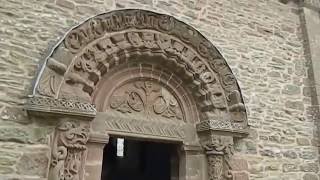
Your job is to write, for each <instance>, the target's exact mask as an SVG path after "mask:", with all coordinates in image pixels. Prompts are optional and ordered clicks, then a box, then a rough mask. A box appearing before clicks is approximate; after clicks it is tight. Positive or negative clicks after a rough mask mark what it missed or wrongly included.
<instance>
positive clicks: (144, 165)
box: [101, 137, 179, 180]
mask: <svg viewBox="0 0 320 180" xmlns="http://www.w3.org/2000/svg"><path fill="white" fill-rule="evenodd" d="M178 147H179V145H177V144H173V143H164V142H153V141H142V140H134V139H130V138H129V139H127V138H116V137H111V138H110V140H109V143H108V144H107V145H106V146H105V148H104V152H103V162H102V174H101V180H129V179H130V180H150V179H153V180H174V179H175V178H176V176H177V175H178V174H179V173H178V171H179V164H178V163H179V158H178V154H177V152H178V149H177V148H178Z"/></svg>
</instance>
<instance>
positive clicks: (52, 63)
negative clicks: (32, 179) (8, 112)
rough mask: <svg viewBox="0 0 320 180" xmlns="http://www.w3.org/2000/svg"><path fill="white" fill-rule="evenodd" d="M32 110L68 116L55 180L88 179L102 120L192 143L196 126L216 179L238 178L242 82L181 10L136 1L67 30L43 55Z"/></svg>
mask: <svg viewBox="0 0 320 180" xmlns="http://www.w3.org/2000/svg"><path fill="white" fill-rule="evenodd" d="M26 109H27V110H28V112H29V114H30V116H33V115H37V114H42V115H43V114H48V113H49V114H51V115H53V116H56V117H57V119H59V121H61V122H60V123H59V125H58V126H57V128H56V131H55V133H54V135H53V141H52V144H51V146H52V147H51V148H52V160H51V161H52V162H51V165H50V170H49V178H51V179H66V177H68V178H69V179H83V177H84V173H83V172H82V170H81V168H82V166H83V164H84V161H85V159H86V158H85V157H84V156H86V151H87V149H88V148H87V146H88V145H87V144H88V143H89V142H105V143H107V141H108V135H107V134H106V132H105V134H103V133H101V131H99V132H98V131H96V129H95V128H96V127H100V126H99V125H97V124H99V122H100V123H101V122H102V121H103V122H104V123H105V124H108V125H107V130H108V131H107V132H108V133H113V132H114V133H115V134H116V132H121V133H122V134H123V132H124V131H125V133H126V134H127V135H132V136H138V137H140V136H141V134H144V135H147V136H152V137H154V138H157V137H161V138H162V139H167V140H174V141H179V142H181V143H183V144H184V145H187V144H190V142H188V140H187V138H186V137H187V135H186V133H188V131H187V130H186V129H185V127H186V126H188V125H191V126H188V127H189V129H190V127H191V129H192V128H193V129H194V130H191V131H194V132H196V138H195V139H198V140H197V141H198V142H195V144H197V143H198V144H199V145H200V147H201V149H202V150H203V152H205V154H206V157H207V160H208V178H209V179H230V178H232V171H231V166H230V162H229V161H230V158H231V155H232V149H233V140H234V137H244V136H246V135H247V129H248V123H247V115H246V109H245V106H244V102H243V99H242V95H241V91H240V88H239V86H238V84H237V81H236V79H235V77H234V75H233V73H232V72H231V69H230V68H229V66H228V64H227V63H226V61H225V59H224V58H223V56H222V55H221V54H220V53H219V51H218V50H217V49H216V48H215V47H214V46H213V45H212V44H211V43H210V42H209V41H208V40H207V39H206V38H205V37H204V36H203V35H201V34H200V33H199V32H198V31H197V30H195V29H194V28H193V27H191V26H189V25H187V24H185V23H183V22H181V21H179V20H177V19H175V18H174V17H172V16H169V15H165V14H158V13H154V12H151V11H146V10H138V9H125V10H117V11H112V12H109V13H104V14H100V15H97V16H95V17H92V18H90V19H88V20H86V21H85V22H83V23H81V24H80V25H78V26H76V27H74V28H72V29H71V30H70V31H68V32H67V34H66V35H65V36H64V37H63V39H62V40H61V41H60V42H59V43H58V44H57V45H56V46H55V47H54V49H53V50H52V52H51V53H50V54H49V56H48V57H47V58H46V59H45V62H44V64H43V66H42V68H41V70H40V71H39V73H38V75H37V78H36V81H35V83H34V88H33V92H32V95H30V97H29V98H28V101H27V104H26ZM100 112H102V113H103V112H104V113H103V114H99V113H100ZM107 114H108V115H107ZM110 114H111V115H113V116H115V117H109V116H111V115H110ZM105 116H108V118H105ZM127 116H130V117H133V116H134V117H135V118H136V119H139V118H140V119H143V118H144V117H148V118H146V119H153V120H155V121H154V122H157V123H158V122H159V124H156V125H154V124H153V123H154V122H152V123H151V125H150V128H151V129H152V130H151V131H147V130H146V129H150V128H145V129H144V128H136V129H135V128H134V127H133V126H134V125H132V124H126V125H124V126H123V127H120V129H117V128H119V126H118V125H117V126H115V125H113V124H112V123H116V124H119V123H120V124H121V122H120V120H119V119H123V118H124V119H125V118H126V117H127ZM63 117H68V118H63ZM149 117H150V118H149ZM65 119H68V121H65ZM70 119H71V121H69V120H70ZM131 119H132V118H131ZM73 120H74V121H73ZM112 121H114V122H112ZM137 121H138V122H139V123H141V122H142V121H140V120H137ZM143 122H147V121H143ZM160 122H161V123H160ZM163 122H164V123H163ZM130 123H131V122H130ZM132 123H133V124H134V123H135V122H132ZM166 123H168V124H169V125H168V124H166ZM120 126H121V125H120ZM129 126H130V127H129ZM155 126H157V128H158V129H156V128H154V127H155ZM116 127H117V128H116ZM128 127H129V128H128ZM121 128H124V129H121ZM125 128H127V129H125ZM98 129H99V128H98ZM141 129H144V130H141ZM102 131H103V130H102ZM157 132H158V134H157ZM121 133H120V134H121ZM148 133H149V134H148ZM70 134H72V136H70ZM141 137H142V136H141ZM193 143H194V142H193ZM191 144H192V143H191ZM61 149H63V151H61ZM61 152H63V153H65V154H59V153H61ZM80 162H82V163H80ZM77 163H78V164H77ZM71 164H72V166H73V167H72V168H73V169H72V171H71V169H70V167H69V166H70V165H71ZM74 168H75V169H74ZM82 169H83V168H82Z"/></svg>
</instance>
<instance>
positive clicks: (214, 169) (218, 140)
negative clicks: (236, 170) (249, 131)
mask: <svg viewBox="0 0 320 180" xmlns="http://www.w3.org/2000/svg"><path fill="white" fill-rule="evenodd" d="M203 148H204V150H205V152H206V155H207V159H208V175H209V180H232V178H233V175H232V172H231V165H230V158H231V156H232V155H233V138H232V137H231V136H216V135H210V138H208V139H207V140H206V141H204V142H203Z"/></svg>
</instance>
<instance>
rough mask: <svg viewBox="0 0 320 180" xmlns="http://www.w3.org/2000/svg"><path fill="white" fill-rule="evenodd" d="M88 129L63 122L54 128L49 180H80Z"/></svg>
mask: <svg viewBox="0 0 320 180" xmlns="http://www.w3.org/2000/svg"><path fill="white" fill-rule="evenodd" d="M88 139H89V128H88V127H83V126H77V125H76V124H75V123H72V122H64V123H62V124H60V125H59V126H58V127H57V128H56V132H55V136H54V139H53V142H52V159H51V164H50V170H49V180H81V179H82V175H83V174H82V172H81V171H82V170H83V168H82V167H81V166H82V165H83V161H84V158H85V157H84V156H85V153H86V150H87V148H86V146H85V145H86V143H87V141H88Z"/></svg>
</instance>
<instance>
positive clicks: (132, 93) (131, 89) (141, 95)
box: [110, 80, 183, 120]
mask: <svg viewBox="0 0 320 180" xmlns="http://www.w3.org/2000/svg"><path fill="white" fill-rule="evenodd" d="M110 107H111V108H112V109H115V110H117V111H120V112H122V113H144V114H145V115H147V116H153V115H156V116H162V117H164V118H168V119H178V120H181V119H183V115H182V111H181V107H180V105H179V103H178V101H177V100H176V99H175V97H174V96H173V95H172V94H171V93H170V92H169V91H167V90H166V89H165V88H164V87H162V86H160V85H159V84H158V83H156V82H153V81H148V80H146V81H136V82H133V83H129V84H126V85H124V86H122V87H120V88H118V89H117V90H116V91H115V92H114V93H113V94H112V96H111V99H110Z"/></svg>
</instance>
